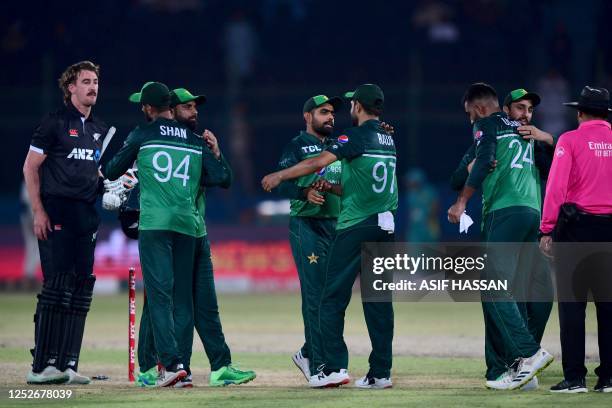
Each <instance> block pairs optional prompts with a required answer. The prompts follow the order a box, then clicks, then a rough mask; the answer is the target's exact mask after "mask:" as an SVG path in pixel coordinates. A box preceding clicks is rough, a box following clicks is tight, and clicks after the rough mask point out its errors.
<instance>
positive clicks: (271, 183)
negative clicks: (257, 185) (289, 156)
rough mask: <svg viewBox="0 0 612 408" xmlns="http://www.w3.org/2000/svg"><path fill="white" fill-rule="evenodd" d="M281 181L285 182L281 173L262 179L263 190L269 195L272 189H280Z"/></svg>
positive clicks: (271, 174)
mask: <svg viewBox="0 0 612 408" xmlns="http://www.w3.org/2000/svg"><path fill="white" fill-rule="evenodd" d="M281 181H283V180H282V178H281V176H280V174H279V172H275V173H270V174H268V175H267V176H265V177H264V178H262V179H261V188H263V189H264V190H265V191H267V192H268V193H269V192H270V191H272V189H274V188H276V187H278V185H279V184H280V183H281Z"/></svg>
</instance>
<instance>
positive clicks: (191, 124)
mask: <svg viewBox="0 0 612 408" xmlns="http://www.w3.org/2000/svg"><path fill="white" fill-rule="evenodd" d="M175 119H176V121H177V122H179V123H182V124H183V125H185V126H187V127H188V128H189V130H191V131H192V132H195V131H196V129H197V128H198V117H197V116H194V117H193V118H184V117H180V116H178V115H176V116H175Z"/></svg>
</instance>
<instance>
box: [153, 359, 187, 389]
mask: <svg viewBox="0 0 612 408" xmlns="http://www.w3.org/2000/svg"><path fill="white" fill-rule="evenodd" d="M185 377H187V371H185V370H184V369H183V365H182V364H173V365H171V366H170V367H167V368H166V367H162V368H161V370H160V371H159V374H158V375H157V383H156V385H157V386H158V387H171V386H173V385H174V384H176V383H177V382H179V381H181V380H182V379H183V378H185Z"/></svg>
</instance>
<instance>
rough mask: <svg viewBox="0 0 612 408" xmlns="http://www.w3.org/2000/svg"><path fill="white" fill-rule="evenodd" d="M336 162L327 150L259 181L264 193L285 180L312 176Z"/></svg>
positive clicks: (333, 155) (335, 158)
mask: <svg viewBox="0 0 612 408" xmlns="http://www.w3.org/2000/svg"><path fill="white" fill-rule="evenodd" d="M336 160H338V157H337V156H336V155H335V154H334V153H331V152H330V151H329V150H326V151H323V152H322V153H321V154H320V155H318V156H315V157H310V158H308V159H304V160H302V161H300V162H299V163H297V164H295V165H293V166H291V167H288V168H285V169H283V170H279V171H276V172H274V173H270V174H268V175H267V176H265V177H264V178H263V179H262V180H261V186H262V188H263V189H264V190H265V191H268V192H270V191H272V189H274V188H276V187H278V185H279V184H280V183H281V182H283V181H285V180H294V179H296V178H298V177H302V176H305V175H307V174H312V173H315V172H317V171H319V169H320V168H322V167H327V166H328V165H330V164H332V163H333V162H335V161H336Z"/></svg>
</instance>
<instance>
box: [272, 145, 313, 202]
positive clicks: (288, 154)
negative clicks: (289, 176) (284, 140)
mask: <svg viewBox="0 0 612 408" xmlns="http://www.w3.org/2000/svg"><path fill="white" fill-rule="evenodd" d="M302 147H303V144H302V143H300V142H299V136H298V137H296V138H294V139H292V140H291V141H290V142H289V143H288V144H287V145H286V146H285V148H284V149H283V152H282V154H281V157H280V160H279V161H278V167H277V168H278V171H280V170H283V169H287V168H289V167H291V166H294V165H296V164H297V163H299V162H300V161H302V159H303V157H304V154H303V152H302ZM278 194H279V195H280V196H281V197H283V198H288V199H290V200H301V201H305V200H306V199H307V197H308V191H307V189H306V188H303V187H300V186H299V185H298V183H297V179H294V180H284V181H283V182H281V183H280V184H279V185H278Z"/></svg>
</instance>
